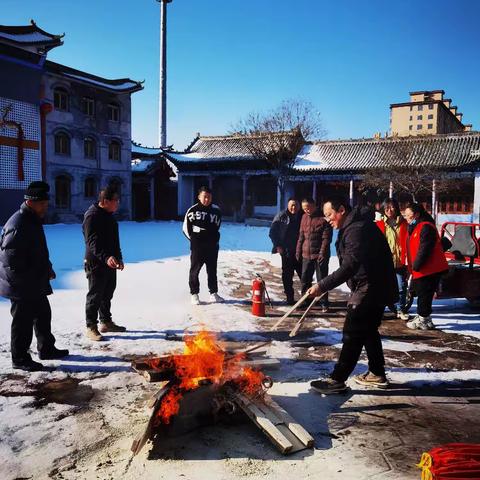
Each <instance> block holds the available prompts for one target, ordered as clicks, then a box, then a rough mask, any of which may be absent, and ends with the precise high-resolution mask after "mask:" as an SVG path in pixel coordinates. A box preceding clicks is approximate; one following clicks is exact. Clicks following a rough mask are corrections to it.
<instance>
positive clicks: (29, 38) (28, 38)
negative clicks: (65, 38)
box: [0, 31, 52, 43]
mask: <svg viewBox="0 0 480 480" xmlns="http://www.w3.org/2000/svg"><path fill="white" fill-rule="evenodd" d="M0 37H2V38H6V39H8V40H14V41H15V42H21V43H40V42H51V40H52V39H51V38H50V37H47V36H46V35H44V34H43V33H40V32H32V33H20V34H12V33H6V32H2V31H0Z"/></svg>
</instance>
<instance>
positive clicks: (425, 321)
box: [407, 315, 435, 330]
mask: <svg viewBox="0 0 480 480" xmlns="http://www.w3.org/2000/svg"><path fill="white" fill-rule="evenodd" d="M407 327H408V328H411V329H412V330H433V329H434V328H435V325H434V324H433V323H432V319H431V317H430V316H428V317H421V316H420V315H416V316H415V318H414V319H413V320H410V321H409V322H407Z"/></svg>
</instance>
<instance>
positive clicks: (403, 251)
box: [375, 219, 408, 265]
mask: <svg viewBox="0 0 480 480" xmlns="http://www.w3.org/2000/svg"><path fill="white" fill-rule="evenodd" d="M375 223H376V224H377V227H378V228H379V229H380V231H381V232H382V233H383V234H384V235H385V230H386V228H387V227H386V225H385V222H384V220H383V219H382V220H378V221H376V222H375ZM407 236H408V224H407V222H406V220H402V221H401V222H400V228H399V229H398V240H399V242H400V261H401V262H402V265H406V264H407Z"/></svg>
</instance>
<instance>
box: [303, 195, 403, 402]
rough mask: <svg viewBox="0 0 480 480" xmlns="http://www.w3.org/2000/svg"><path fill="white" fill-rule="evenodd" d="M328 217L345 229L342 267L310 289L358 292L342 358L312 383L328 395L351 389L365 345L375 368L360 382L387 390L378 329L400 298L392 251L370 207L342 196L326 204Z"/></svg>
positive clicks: (346, 326)
mask: <svg viewBox="0 0 480 480" xmlns="http://www.w3.org/2000/svg"><path fill="white" fill-rule="evenodd" d="M323 213H324V215H325V218H326V219H327V220H328V221H329V223H330V225H332V227H333V228H336V229H338V230H339V232H338V239H337V242H336V244H335V245H336V248H337V255H338V260H339V263H340V267H339V268H338V269H337V270H335V271H334V272H333V273H331V274H330V275H328V276H327V277H326V278H324V279H322V280H321V281H320V282H319V283H317V284H316V285H314V286H312V287H311V288H310V289H309V290H308V291H309V293H310V294H311V295H312V296H318V295H321V294H322V293H323V292H327V291H329V290H331V289H332V288H335V287H338V286H340V285H341V284H342V283H344V282H347V285H348V286H349V288H350V290H351V292H352V293H351V296H350V299H349V301H348V304H347V316H346V318H345V323H344V327H343V339H342V340H343V347H342V351H341V353H340V358H339V359H338V362H337V364H336V365H335V368H334V370H333V372H332V374H331V375H330V377H328V378H326V379H325V380H315V381H313V382H311V384H310V385H311V386H312V388H313V389H314V390H316V391H318V392H320V393H326V394H328V393H339V392H342V391H344V390H346V389H347V386H346V385H345V381H346V380H347V378H348V377H349V375H350V374H351V373H352V372H353V370H354V368H355V366H356V364H357V362H358V359H359V358H360V354H361V353H362V349H363V347H365V350H366V352H367V357H368V367H369V370H368V371H367V372H366V373H364V374H361V375H358V376H356V377H354V380H355V381H356V382H357V383H359V384H362V385H368V386H374V387H380V388H386V387H387V386H388V382H387V379H386V376H385V360H384V357H383V349H382V341H381V338H380V334H379V332H378V328H379V326H380V323H381V320H382V318H383V312H384V310H385V306H386V305H391V304H394V303H395V302H396V301H397V300H398V287H397V281H396V277H395V270H394V267H393V261H392V255H391V252H390V249H389V247H388V244H387V241H386V240H385V237H384V235H383V234H382V233H381V231H380V229H379V228H378V227H377V226H376V225H375V223H374V221H373V219H374V212H373V210H372V209H370V208H369V207H356V208H355V209H353V210H351V208H350V206H349V204H348V202H346V201H344V200H343V199H338V198H336V199H332V200H330V201H328V202H326V203H325V204H324V207H323Z"/></svg>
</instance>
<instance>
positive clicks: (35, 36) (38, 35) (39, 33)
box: [0, 20, 63, 51]
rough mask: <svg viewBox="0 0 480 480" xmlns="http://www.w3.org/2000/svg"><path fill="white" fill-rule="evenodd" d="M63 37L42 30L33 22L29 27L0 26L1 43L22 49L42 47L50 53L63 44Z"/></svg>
mask: <svg viewBox="0 0 480 480" xmlns="http://www.w3.org/2000/svg"><path fill="white" fill-rule="evenodd" d="M62 38H63V35H54V34H52V33H48V32H46V31H45V30H42V29H41V28H40V27H38V26H37V24H36V23H35V22H34V21H33V20H31V22H30V24H29V25H0V41H2V40H3V41H4V42H6V43H9V42H12V43H14V44H17V45H18V46H20V48H27V49H28V48H31V47H37V48H38V47H40V46H41V50H44V51H48V50H50V49H52V48H55V47H58V46H60V45H62V44H63V41H62Z"/></svg>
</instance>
